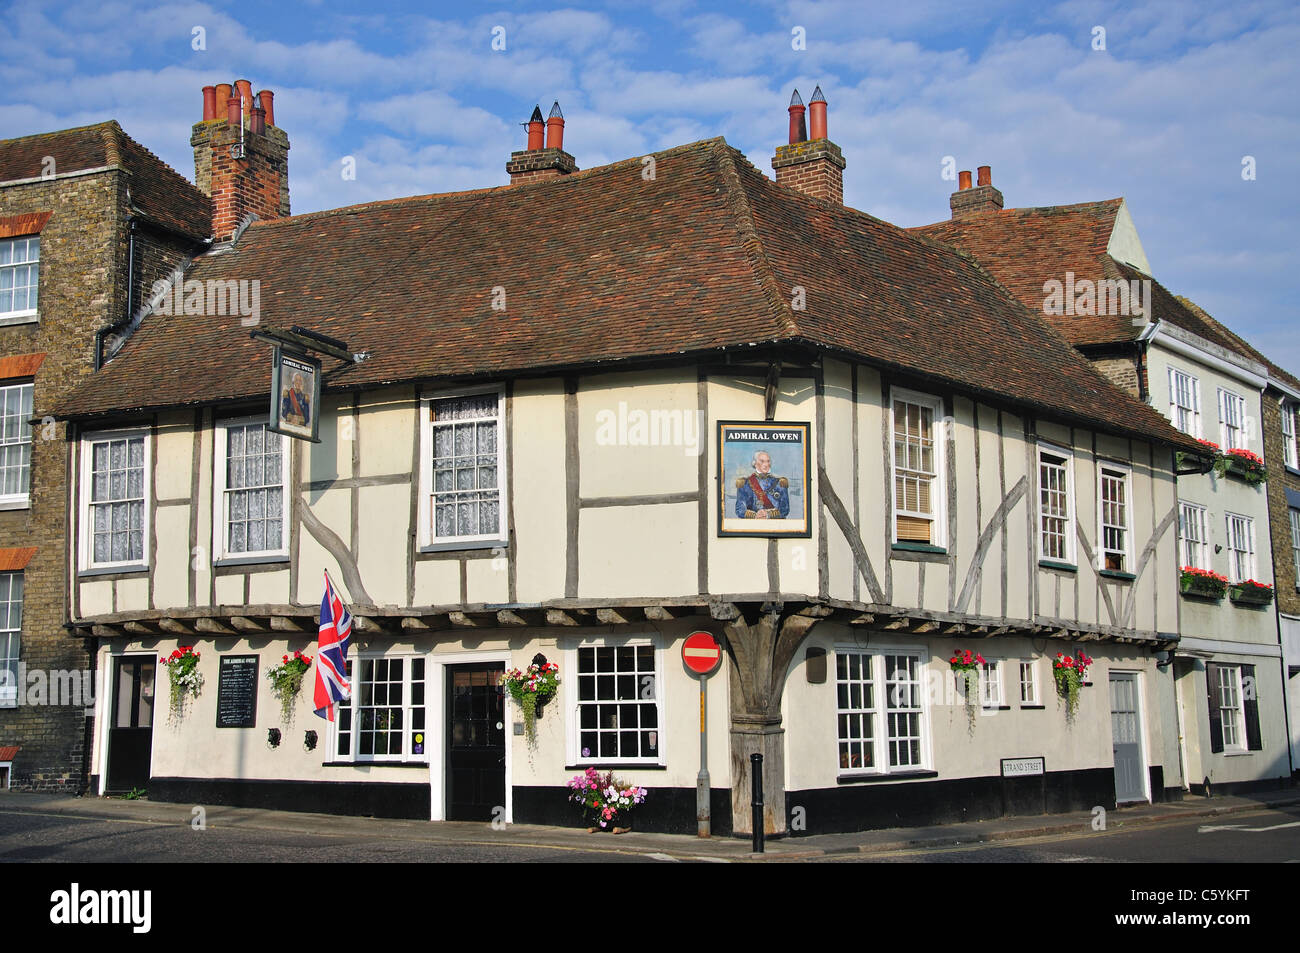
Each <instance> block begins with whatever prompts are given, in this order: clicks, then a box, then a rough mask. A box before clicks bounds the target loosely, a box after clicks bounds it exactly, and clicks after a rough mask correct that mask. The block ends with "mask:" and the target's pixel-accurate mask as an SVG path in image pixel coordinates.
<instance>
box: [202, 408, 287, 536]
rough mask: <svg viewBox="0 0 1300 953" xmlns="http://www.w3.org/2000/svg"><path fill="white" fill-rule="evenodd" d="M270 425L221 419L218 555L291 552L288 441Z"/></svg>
mask: <svg viewBox="0 0 1300 953" xmlns="http://www.w3.org/2000/svg"><path fill="white" fill-rule="evenodd" d="M266 427H267V424H266V421H265V420H256V419H254V420H231V421H223V422H221V423H218V424H217V458H216V474H215V476H214V479H213V490H214V493H215V503H214V506H213V510H214V513H215V514H216V519H215V520H214V521H213V523H214V532H215V539H214V541H213V550H212V551H213V552H214V553H216V554H217V557H218V558H241V557H253V556H275V555H285V556H287V555H288V553H289V547H288V542H287V540H286V535H287V534H286V532H285V527H286V526H287V525H288V519H287V496H288V494H286V493H285V485H284V484H285V479H284V478H285V474H286V473H287V472H288V469H289V467H288V453H289V446H288V445H289V441H288V440H287V439H285V438H283V437H281V436H280V435H279V434H278V433H272V432H271V431H269V430H267V429H266Z"/></svg>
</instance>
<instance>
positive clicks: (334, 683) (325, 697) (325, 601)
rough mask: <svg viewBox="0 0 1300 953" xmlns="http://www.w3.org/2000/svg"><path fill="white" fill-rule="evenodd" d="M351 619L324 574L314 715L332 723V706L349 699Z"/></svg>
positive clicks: (350, 688)
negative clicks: (348, 661)
mask: <svg viewBox="0 0 1300 953" xmlns="http://www.w3.org/2000/svg"><path fill="white" fill-rule="evenodd" d="M351 638H352V616H351V615H350V614H349V613H348V610H347V607H346V606H345V605H343V600H342V599H340V598H339V597H338V593H336V592H335V591H334V586H333V584H332V583H331V582H330V574H329V573H328V572H327V573H325V595H324V596H323V597H322V598H321V601H320V636H319V645H320V648H319V650H318V651H317V653H316V699H315V701H316V714H317V715H319V716H320V717H322V718H325V719H327V720H329V721H333V720H334V706H335V705H336V704H337V703H338V702H341V701H346V700H347V699H349V698H351V697H352V686H351V684H350V683H349V682H348V663H347V659H348V641H349V640H350V639H351Z"/></svg>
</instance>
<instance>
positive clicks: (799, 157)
mask: <svg viewBox="0 0 1300 953" xmlns="http://www.w3.org/2000/svg"><path fill="white" fill-rule="evenodd" d="M772 168H773V170H774V171H775V172H776V181H777V184H778V185H785V186H789V187H790V188H792V189H798V190H799V191H800V192H803V193H804V194H805V195H811V196H813V197H815V198H819V199H826V200H827V201H829V202H835V203H836V204H838V205H843V204H844V156H843V155H842V154H841V152H840V147H839V146H837V145H835V143H833V142H831V141H830V140H829V139H810V140H808V141H806V142H792V143H789V144H787V145H783V146H777V148H776V156H775V157H774V158H773V159H772Z"/></svg>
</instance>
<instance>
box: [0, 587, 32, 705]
mask: <svg viewBox="0 0 1300 953" xmlns="http://www.w3.org/2000/svg"><path fill="white" fill-rule="evenodd" d="M0 580H5V581H7V582H8V586H7V587H6V588H5V596H6V598H5V599H3V600H0V605H2V606H4V607H5V610H6V611H5V612H4V614H3V615H0V672H6V671H8V670H9V666H10V665H12V666H13V669H12V674H13V684H5V682H6V681H7V680H6V679H3V678H0V708H16V707H18V688H19V685H18V662H19V659H20V658H21V657H22V643H23V636H22V630H23V596H24V594H25V592H26V589H25V586H24V583H25V582H26V580H25V579H24V578H23V572H22V570H21V569H19V570H16V571H14V572H4V573H0ZM15 585H17V586H18V598H17V599H14V598H13V587H14V586H15ZM15 604H16V605H17V606H18V624H17V625H16V626H14V625H11V624H10V620H9V616H10V614H11V612H12V607H13V606H14V605H15Z"/></svg>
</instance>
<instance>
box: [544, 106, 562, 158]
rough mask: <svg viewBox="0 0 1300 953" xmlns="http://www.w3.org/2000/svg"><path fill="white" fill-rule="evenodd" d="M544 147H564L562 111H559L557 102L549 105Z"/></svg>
mask: <svg viewBox="0 0 1300 953" xmlns="http://www.w3.org/2000/svg"><path fill="white" fill-rule="evenodd" d="M546 148H548V149H563V148H564V113H562V112H560V104H559V103H558V102H556V103H555V105H553V106H552V107H551V114H550V116H548V117H547V119H546Z"/></svg>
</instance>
